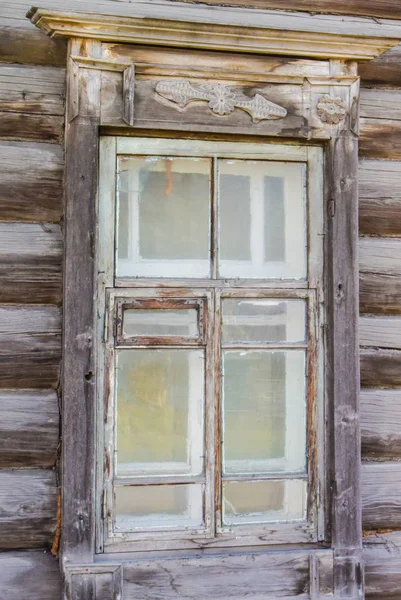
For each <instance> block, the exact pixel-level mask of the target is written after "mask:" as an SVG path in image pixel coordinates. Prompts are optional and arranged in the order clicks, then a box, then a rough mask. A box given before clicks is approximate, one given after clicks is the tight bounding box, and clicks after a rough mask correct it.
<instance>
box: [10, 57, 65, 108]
mask: <svg viewBox="0 0 401 600" xmlns="http://www.w3.org/2000/svg"><path fill="white" fill-rule="evenodd" d="M64 96H65V69H62V68H54V67H37V66H32V65H7V64H4V63H3V64H2V63H0V112H12V113H25V114H37V115H58V116H63V115H64Z"/></svg>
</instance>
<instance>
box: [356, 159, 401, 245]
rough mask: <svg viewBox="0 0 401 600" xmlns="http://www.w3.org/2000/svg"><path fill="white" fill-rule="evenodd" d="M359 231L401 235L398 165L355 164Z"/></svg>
mask: <svg viewBox="0 0 401 600" xmlns="http://www.w3.org/2000/svg"><path fill="white" fill-rule="evenodd" d="M359 228H360V233H362V234H373V235H394V236H397V235H398V236H401V162H398V161H387V160H361V161H359Z"/></svg>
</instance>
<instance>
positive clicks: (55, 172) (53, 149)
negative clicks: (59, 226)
mask: <svg viewBox="0 0 401 600" xmlns="http://www.w3.org/2000/svg"><path fill="white" fill-rule="evenodd" d="M63 171H64V155H63V150H62V148H61V147H60V146H58V145H56V144H40V143H32V142H31V143H28V142H25V143H22V142H4V141H3V142H0V221H31V222H38V221H40V222H45V223H46V222H58V221H59V220H60V218H61V214H62V194H63V183H62V182H63Z"/></svg>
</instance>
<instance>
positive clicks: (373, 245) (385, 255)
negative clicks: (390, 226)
mask: <svg viewBox="0 0 401 600" xmlns="http://www.w3.org/2000/svg"><path fill="white" fill-rule="evenodd" d="M359 271H360V272H362V273H382V274H384V275H401V239H397V238H376V237H363V238H360V239H359Z"/></svg>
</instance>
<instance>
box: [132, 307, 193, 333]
mask: <svg viewBox="0 0 401 600" xmlns="http://www.w3.org/2000/svg"><path fill="white" fill-rule="evenodd" d="M124 334H125V335H127V336H131V337H132V336H133V337H135V336H174V335H175V336H185V337H191V338H195V337H198V336H199V331H198V311H197V310H196V309H194V308H189V309H177V310H170V309H169V310H164V309H160V310H159V309H152V310H142V309H137V308H132V309H131V308H129V309H126V310H124Z"/></svg>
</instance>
